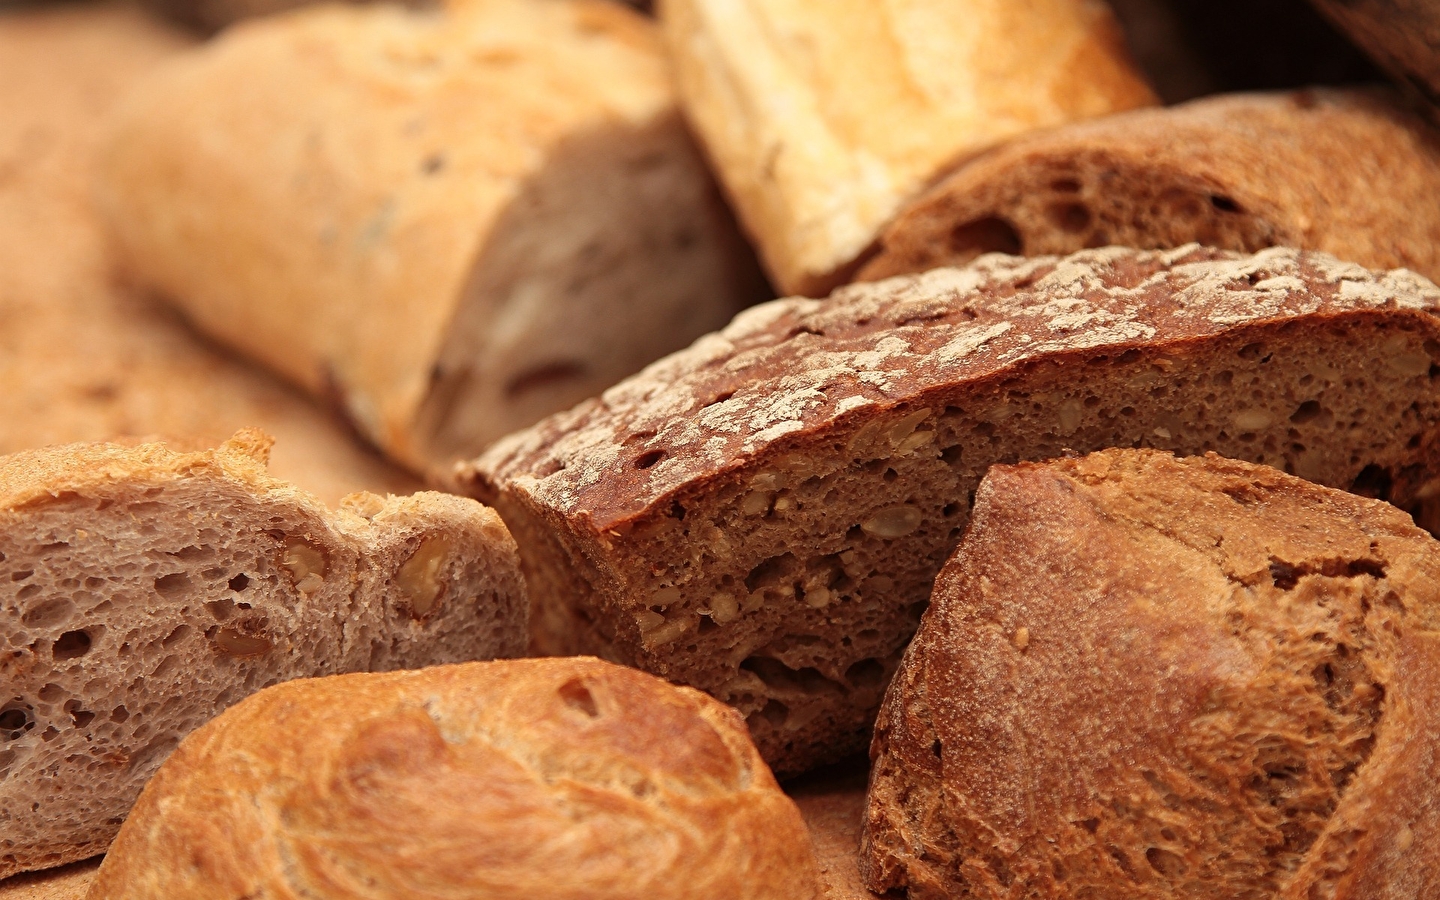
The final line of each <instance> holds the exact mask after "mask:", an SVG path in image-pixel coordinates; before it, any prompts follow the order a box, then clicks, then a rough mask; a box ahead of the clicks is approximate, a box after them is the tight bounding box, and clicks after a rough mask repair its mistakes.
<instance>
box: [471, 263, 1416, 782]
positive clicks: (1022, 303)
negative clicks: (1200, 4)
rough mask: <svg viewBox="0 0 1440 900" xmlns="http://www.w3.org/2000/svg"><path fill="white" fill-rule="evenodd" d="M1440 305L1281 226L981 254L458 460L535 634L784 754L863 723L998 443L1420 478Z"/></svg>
mask: <svg viewBox="0 0 1440 900" xmlns="http://www.w3.org/2000/svg"><path fill="white" fill-rule="evenodd" d="M1437 303H1440V291H1437V289H1436V288H1435V286H1434V285H1432V284H1430V283H1429V282H1427V281H1425V280H1424V279H1421V278H1419V277H1418V276H1415V275H1413V274H1411V273H1409V272H1404V271H1396V272H1391V273H1388V274H1380V273H1373V272H1369V271H1367V270H1365V269H1361V268H1359V267H1358V266H1354V265H1350V264H1345V263H1341V262H1339V261H1337V260H1335V259H1333V258H1331V257H1328V256H1325V255H1323V254H1312V253H1302V252H1298V251H1295V250H1285V249H1275V250H1268V251H1265V252H1263V253H1260V254H1257V255H1254V256H1238V255H1235V254H1231V253H1225V252H1222V251H1217V250H1203V249H1198V248H1195V247H1193V246H1192V247H1187V248H1182V249H1179V250H1175V251H1171V252H1168V253H1154V252H1141V251H1134V250H1126V249H1121V248H1109V249H1104V250H1096V251H1087V252H1083V253H1079V254H1076V255H1074V256H1071V257H1067V258H1062V259H1057V258H1053V257H1043V258H1038V259H1034V260H1018V259H1014V258H1010V257H1001V256H987V257H982V258H981V259H980V260H978V261H977V262H976V263H975V264H973V265H972V266H971V267H970V268H968V269H938V270H935V271H932V272H929V273H926V274H925V275H921V276H911V277H904V278H896V279H891V280H889V281H883V282H877V283H874V284H866V285H855V286H852V287H848V288H844V289H842V290H841V291H838V292H837V293H836V294H835V295H834V296H832V297H830V298H829V299H828V300H823V301H820V300H804V299H790V300H782V301H776V302H774V303H770V304H765V305H763V306H759V307H756V308H755V309H753V310H750V311H748V312H746V313H744V314H742V315H741V316H740V317H738V318H737V319H736V320H735V321H734V322H733V323H732V324H731V325H730V326H729V327H728V328H726V329H725V330H724V331H723V332H720V333H719V334H715V335H711V336H709V337H706V338H704V339H702V340H701V341H699V342H697V343H696V344H695V345H694V346H692V347H691V348H690V349H688V350H686V351H684V352H682V353H679V354H675V355H673V356H671V357H669V358H667V359H665V360H663V361H661V362H659V363H656V364H655V365H654V366H652V367H650V368H649V369H647V370H646V371H645V372H643V373H641V374H640V375H639V376H636V377H635V378H633V379H631V380H629V381H626V382H624V383H622V384H621V385H618V386H617V387H615V388H613V389H611V390H610V391H607V392H606V393H605V394H604V395H603V396H601V397H600V398H598V399H595V400H591V401H587V402H586V403H583V404H581V405H579V406H577V407H576V408H575V409H573V410H571V411H569V412H566V413H562V414H560V415H558V416H555V417H552V418H550V419H548V420H546V421H544V422H542V423H541V424H540V425H538V426H536V427H534V428H532V429H529V430H527V431H524V432H520V433H518V434H516V435H512V436H511V437H509V438H507V439H505V440H504V441H502V442H500V443H499V444H497V445H496V446H495V447H494V448H492V449H491V450H490V451H489V452H488V453H486V454H485V455H484V456H482V457H481V458H480V459H479V460H477V461H475V462H474V463H471V464H468V465H466V466H464V467H462V468H461V470H460V471H459V473H458V486H459V487H460V488H461V489H463V490H466V491H469V492H471V493H472V494H473V495H475V496H477V497H479V498H481V499H483V500H485V502H487V503H490V504H491V505H493V506H495V507H496V509H497V510H498V511H499V512H500V514H501V515H502V516H503V517H504V518H505V520H506V522H507V524H508V525H509V526H510V528H511V530H512V531H513V532H514V534H515V536H516V540H517V541H518V543H519V545H520V548H521V555H522V559H523V561H524V565H525V568H526V576H527V579H528V583H529V587H530V592H531V597H532V602H533V603H534V615H533V616H532V620H531V621H532V642H533V646H534V648H535V649H536V650H539V651H543V652H549V653H581V652H583V653H593V654H596V655H602V656H606V657H608V658H611V659H614V660H617V661H621V662H624V663H626V664H629V665H634V666H637V667H639V668H642V669H645V670H647V671H650V672H655V673H657V674H661V675H664V676H665V677H667V678H669V679H671V680H674V681H678V682H681V683H684V684H689V685H693V686H696V687H699V688H701V689H703V690H706V691H708V692H710V693H711V694H713V695H714V696H716V697H718V698H720V699H722V700H724V701H726V702H728V703H731V704H732V705H734V706H736V707H737V708H739V709H740V710H741V712H743V713H744V714H745V715H746V716H747V719H748V721H749V723H750V727H751V730H752V733H753V734H754V735H755V740H756V743H757V745H758V746H759V747H760V750H761V752H762V753H763V754H764V755H765V758H766V759H767V761H769V762H770V764H771V766H773V767H774V768H775V769H776V770H777V771H780V772H784V773H793V772H798V771H802V770H804V769H806V768H808V767H810V766H813V765H816V764H819V763H821V762H825V761H827V760H829V759H834V758H838V757H840V756H843V755H844V754H846V753H849V752H853V751H855V750H858V749H860V748H861V747H863V746H864V742H865V741H866V739H867V734H868V729H869V726H870V723H871V721H872V720H873V717H874V713H875V711H876V709H877V708H878V705H879V701H880V697H881V692H882V691H883V689H884V686H885V684H886V682H887V681H888V680H889V678H890V675H891V673H892V672H893V671H894V668H895V666H896V664H897V663H898V661H899V656H900V652H901V650H902V649H903V648H904V646H905V643H906V642H907V641H908V640H909V638H910V636H911V635H912V634H913V632H914V630H915V627H916V624H917V622H918V619H919V616H920V613H921V611H922V610H923V609H924V607H925V604H926V602H927V600H928V598H929V596H930V588H931V584H932V581H933V579H934V577H935V573H936V572H938V571H939V569H940V566H941V564H942V563H943V562H944V561H945V558H946V557H947V556H948V555H949V553H950V551H951V550H952V549H953V548H954V547H955V544H956V542H957V541H958V540H959V537H960V534H961V532H962V530H963V529H964V527H965V523H966V521H967V518H968V515H969V506H970V498H971V496H972V492H973V491H974V490H975V486H976V484H977V483H978V482H979V480H980V477H981V476H982V475H983V474H984V473H985V470H986V469H988V468H989V467H990V466H991V465H993V464H995V463H997V462H1006V461H1014V460H1018V459H1043V458H1046V457H1051V456H1055V455H1058V454H1060V453H1062V452H1064V451H1065V450H1066V449H1074V450H1079V451H1086V450H1092V449H1098V448H1102V447H1109V446H1117V445H1118V446H1150V447H1159V448H1164V449H1171V450H1175V451H1177V452H1181V453H1200V452H1203V451H1206V450H1216V451H1218V452H1221V453H1225V454H1228V455H1231V456H1235V457H1242V458H1244V457H1248V458H1249V459H1251V460H1254V461H1257V462H1266V463H1270V464H1273V465H1275V466H1277V467H1280V468H1285V469H1288V470H1290V471H1294V472H1297V473H1299V474H1301V475H1302V476H1304V477H1306V478H1309V479H1312V480H1315V481H1318V482H1322V483H1324V484H1328V485H1332V486H1337V487H1345V488H1353V489H1355V490H1358V491H1367V492H1370V493H1372V494H1376V495H1379V496H1383V497H1387V498H1389V499H1390V500H1392V501H1394V502H1395V503H1397V504H1400V505H1402V506H1407V507H1408V506H1414V505H1416V504H1417V503H1419V502H1420V498H1421V497H1422V496H1432V492H1434V491H1435V490H1436V488H1437V484H1436V483H1435V482H1433V481H1432V479H1435V478H1436V477H1437V476H1440V449H1437V443H1440V396H1437V394H1436V392H1435V389H1434V382H1433V380H1432V379H1433V378H1434V377H1435V376H1436V374H1437V373H1440V362H1437V357H1440V319H1437V317H1436V312H1437V309H1436V306H1437Z"/></svg>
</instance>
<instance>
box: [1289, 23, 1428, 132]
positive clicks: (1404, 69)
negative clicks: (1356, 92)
mask: <svg viewBox="0 0 1440 900" xmlns="http://www.w3.org/2000/svg"><path fill="white" fill-rule="evenodd" d="M1311 2H1312V3H1313V4H1314V5H1315V7H1316V8H1317V9H1319V10H1320V12H1321V13H1323V14H1324V15H1325V16H1327V17H1329V19H1330V21H1331V22H1333V23H1335V24H1336V25H1337V26H1339V28H1340V30H1341V31H1343V32H1344V33H1345V34H1346V36H1348V37H1349V38H1350V40H1351V41H1353V42H1354V43H1355V44H1357V45H1358V46H1359V47H1360V48H1361V49H1362V50H1364V51H1365V52H1366V53H1367V54H1368V55H1369V56H1370V58H1371V59H1373V60H1375V62H1377V63H1379V64H1380V66H1381V67H1382V68H1384V69H1385V70H1386V71H1388V72H1389V73H1390V75H1391V77H1393V78H1394V79H1395V80H1396V81H1398V82H1400V83H1401V84H1402V85H1404V86H1405V87H1407V88H1409V89H1410V90H1412V91H1414V92H1415V93H1418V94H1419V95H1420V96H1421V97H1423V98H1424V99H1425V100H1426V101H1427V102H1428V103H1429V109H1430V117H1431V118H1432V119H1436V118H1440V11H1437V10H1436V9H1435V7H1434V5H1433V4H1430V3H1426V2H1423V0H1359V2H1349V3H1342V2H1337V0H1311Z"/></svg>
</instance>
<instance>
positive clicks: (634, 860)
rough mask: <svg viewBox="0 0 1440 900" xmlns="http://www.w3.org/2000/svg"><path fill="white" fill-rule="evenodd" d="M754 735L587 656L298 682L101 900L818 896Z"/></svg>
mask: <svg viewBox="0 0 1440 900" xmlns="http://www.w3.org/2000/svg"><path fill="white" fill-rule="evenodd" d="M815 877H816V873H815V860H814V855H813V851H812V850H811V847H810V844H809V840H808V839H807V836H806V833H805V825H804V822H803V820H802V819H801V818H800V814H799V812H798V811H797V810H796V809H795V805H794V804H793V803H792V802H791V801H790V800H789V799H788V798H787V797H785V795H784V794H783V793H781V791H780V788H779V787H778V786H777V785H776V784H775V779H774V777H773V776H772V775H771V774H770V772H769V770H768V769H766V768H765V763H764V762H763V761H762V760H761V759H760V755H759V754H758V753H756V752H755V747H754V745H753V744H751V742H750V739H749V736H748V735H747V734H746V733H745V725H744V722H743V721H742V720H741V719H740V717H739V716H738V715H736V714H735V712H734V711H733V710H731V709H728V708H727V707H725V706H722V705H721V704H719V703H716V702H715V701H714V700H711V699H710V698H709V697H706V696H705V695H703V694H700V693H698V692H696V691H690V690H686V689H683V688H675V687H672V686H670V685H668V684H665V683H664V682H663V681H660V680H659V679H657V678H653V677H651V676H649V675H645V674H643V673H641V672H636V671H634V670H633V669H625V668H622V667H620V666H612V665H610V664H608V663H604V662H601V661H600V660H596V659H548V660H518V661H514V662H502V663H471V664H468V665H461V666H442V667H436V668H431V669H426V670H423V671H419V672H403V673H392V674H387V675H346V676H338V677H334V678H323V679H312V680H306V681H292V682H289V683H288V684H283V685H279V686H277V687H273V688H270V689H268V690H266V691H262V692H261V693H260V694H257V695H256V696H254V697H251V698H250V699H248V700H246V701H245V702H244V703H241V704H240V705H238V706H236V707H235V708H234V709H231V710H230V711H228V712H226V713H225V714H224V715H222V716H221V717H220V718H218V719H216V720H215V721H213V722H211V723H210V724H209V725H206V726H205V727H204V728H202V729H200V730H199V731H197V732H196V733H195V734H193V735H191V736H190V737H189V738H188V739H187V740H186V741H185V743H183V744H182V745H181V746H180V749H179V750H178V751H176V753H175V755H174V756H172V757H171V758H170V761H169V762H167V763H166V764H165V766H164V767H163V768H162V769H161V770H160V772H159V773H158V774H157V775H156V776H155V778H154V780H153V781H151V783H150V784H149V785H148V786H147V787H146V788H145V793H144V794H143V795H141V798H140V801H139V803H138V804H136V807H135V812H134V814H133V815H132V816H131V818H130V820H129V821H127V822H126V823H125V827H124V828H123V829H122V830H121V832H120V836H119V838H118V839H117V840H116V842H115V845H114V847H113V848H112V849H111V851H110V853H109V855H107V856H106V858H105V862H104V863H103V864H102V865H101V867H100V873H99V875H98V876H97V877H96V879H95V882H94V884H93V886H92V887H91V890H90V894H89V897H90V900H110V898H114V900H120V898H124V900H170V898H175V897H185V898H191V900H208V898H214V900H222V898H223V900H232V898H235V897H276V898H279V897H325V898H333V900H348V898H355V900H360V898H367V900H387V898H394V900H402V898H406V900H408V898H412V897H477V898H478V897H484V898H487V900H507V898H514V900H520V898H525V900H562V898H564V900H582V898H583V900H622V898H623V900H630V898H637V897H644V898H653V900H671V898H673V900H682V898H683V900H761V898H773V900H812V898H814V897H815Z"/></svg>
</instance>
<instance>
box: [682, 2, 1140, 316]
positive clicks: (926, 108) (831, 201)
mask: <svg viewBox="0 0 1440 900" xmlns="http://www.w3.org/2000/svg"><path fill="white" fill-rule="evenodd" d="M659 12H660V19H661V23H662V26H663V27H664V29H665V31H666V36H667V38H668V40H669V43H670V48H671V51H672V54H673V56H674V59H675V66H676V73H677V77H678V79H679V85H680V92H681V95H682V96H683V98H684V102H685V112H686V114H687V116H688V117H689V119H690V121H691V123H692V124H693V125H694V127H695V130H696V132H697V133H698V134H699V136H700V138H701V140H702V142H703V143H704V145H705V149H706V150H707V152H708V153H709V156H710V159H711V161H712V162H713V164H714V165H715V168H716V171H717V172H718V173H719V175H720V178H721V181H722V182H723V183H724V185H725V187H726V189H727V191H728V192H729V195H730V198H731V200H732V202H733V203H734V204H735V207H736V209H737V210H738V211H739V214H740V218H741V221H742V222H743V223H744V225H745V227H746V228H747V229H748V231H749V232H750V235H751V237H752V238H753V239H754V241H755V244H756V246H757V247H758V248H759V250H760V255H761V258H762V259H763V260H764V262H765V265H766V266H767V268H768V269H769V272H770V276H771V278H772V280H774V282H775V283H776V285H777V286H778V287H779V288H780V289H781V290H782V291H783V292H785V293H798V294H807V295H810V296H823V295H824V294H825V293H826V292H828V291H829V290H830V288H831V287H833V286H835V285H836V284H838V283H840V282H842V281H844V280H847V276H848V275H849V274H850V273H851V272H853V269H854V265H855V263H856V260H857V259H859V258H860V257H861V256H862V254H864V253H865V251H866V250H867V248H869V246H870V245H871V243H872V242H873V241H874V240H875V237H876V235H877V233H878V231H879V229H880V227H881V226H882V225H883V224H884V223H885V221H886V220H887V219H889V218H890V217H891V216H892V215H894V214H895V212H896V211H897V210H898V209H899V208H900V206H901V205H902V204H903V203H905V202H906V201H907V200H909V199H910V198H911V197H912V196H914V195H915V194H917V193H918V192H919V191H920V190H921V189H923V188H924V187H925V186H926V185H928V184H929V183H930V182H932V181H933V180H934V179H935V178H937V177H938V176H940V175H942V174H944V173H945V172H946V171H947V170H948V169H949V168H950V167H951V166H953V165H954V164H955V163H956V162H957V161H959V160H961V159H963V158H965V157H966V156H969V155H971V154H973V153H975V152H977V151H979V150H981V149H984V148H985V147H987V146H989V145H991V144H994V143H997V142H999V141H1002V140H1004V139H1006V138H1009V137H1012V136H1014V135H1016V134H1019V133H1021V132H1024V131H1027V130H1029V129H1032V128H1047V127H1053V126H1055V125H1059V124H1061V123H1063V122H1068V121H1071V120H1074V119H1081V118H1087V117H1090V116H1100V115H1105V114H1106V113H1112V112H1116V111H1118V110H1122V109H1130V108H1132V107H1136V106H1143V105H1147V104H1150V103H1153V102H1154V96H1153V95H1152V94H1151V92H1150V89H1149V87H1147V86H1146V84H1145V82H1144V80H1143V79H1142V78H1141V77H1140V75H1139V74H1138V73H1137V72H1136V71H1135V69H1134V68H1133V66H1132V64H1131V63H1130V61H1129V59H1128V58H1127V56H1126V54H1125V51H1124V41H1123V38H1122V37H1121V35H1120V32H1119V29H1118V28H1117V27H1116V25H1115V23H1114V20H1113V18H1112V16H1111V14H1110V11H1109V8H1108V7H1107V6H1106V5H1105V4H1104V3H1101V2H1097V0H1039V2H1034V3H1028V4H1015V3H1010V2H1006V0H972V2H965V3H961V2H954V0H885V2H878V3H877V2H871V0H843V2H842V0H781V2H775V0H662V2H661V3H660V4H659Z"/></svg>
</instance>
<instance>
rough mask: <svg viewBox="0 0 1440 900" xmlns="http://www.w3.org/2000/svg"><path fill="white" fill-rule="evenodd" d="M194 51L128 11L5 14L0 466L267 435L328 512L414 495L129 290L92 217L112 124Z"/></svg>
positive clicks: (362, 452) (290, 477)
mask: <svg viewBox="0 0 1440 900" xmlns="http://www.w3.org/2000/svg"><path fill="white" fill-rule="evenodd" d="M192 43H193V39H191V38H188V37H187V36H185V35H183V34H181V33H179V32H177V31H176V30H174V29H171V28H167V27H165V26H163V25H161V24H159V23H158V22H155V21H153V20H152V19H150V18H149V17H148V16H146V15H145V14H144V13H143V12H142V11H140V10H139V9H138V8H136V7H134V6H132V5H129V4H120V3H65V4H35V5H32V6H28V7H25V8H20V9H10V10H8V11H6V12H5V13H4V14H3V15H0V109H3V110H4V115H0V173H3V174H0V335H3V336H0V346H3V352H0V453H14V452H16V451H18V450H25V449H31V448H35V447H44V446H50V445H53V444H66V443H73V442H76V441H96V440H109V439H110V438H112V437H114V436H116V435H137V436H138V435H152V434H170V435H186V436H192V435H200V436H205V437H206V438H207V439H208V440H210V441H211V442H212V443H211V446H214V444H218V443H219V442H221V441H223V440H225V439H226V438H227V437H229V436H230V435H232V434H234V433H235V432H236V431H237V430H238V429H240V428H242V427H245V426H247V425H258V426H260V427H262V428H264V429H265V430H266V431H267V432H269V433H271V434H273V435H275V436H276V439H277V440H278V442H279V443H278V446H277V447H276V450H275V453H274V455H273V457H272V460H271V471H272V472H273V473H274V474H275V475H276V476H277V477H279V478H282V479H284V480H286V481H290V482H292V483H294V484H296V485H297V486H298V487H301V488H304V489H305V490H308V491H311V492H313V493H315V494H316V495H317V496H319V497H320V498H321V499H322V500H323V501H325V502H326V503H329V504H332V505H333V504H336V503H338V502H339V501H340V498H342V497H344V496H345V495H346V494H350V493H353V492H355V491H358V490H371V491H376V492H379V493H387V492H392V493H409V492H412V491H415V490H418V489H419V485H418V483H417V482H416V480H415V479H414V478H412V477H409V476H407V475H406V474H405V473H404V472H403V471H401V470H399V469H398V468H396V467H394V466H389V465H386V464H384V463H383V462H382V461H381V460H380V459H379V458H378V457H377V456H376V455H375V454H374V453H373V452H370V451H368V450H367V449H366V448H365V447H364V446H363V444H362V443H361V442H360V441H358V440H356V439H355V438H354V436H353V435H352V434H351V433H350V431H349V430H348V429H347V428H346V426H345V425H344V424H343V423H342V422H340V421H338V420H337V419H336V417H334V416H333V415H330V414H328V413H327V412H325V411H324V410H321V409H317V408H316V406H315V404H313V403H312V402H310V401H309V400H308V399H307V398H305V397H303V396H301V395H300V394H299V393H298V392H297V391H295V390H294V389H293V388H290V387H288V386H286V385H284V384H282V383H280V382H279V381H278V380H277V379H275V378H273V377H271V376H269V375H267V374H265V373H263V372H259V371H257V370H255V369H254V368H253V367H251V366H248V365H244V364H242V363H240V362H238V361H236V360H235V359H234V358H232V357H231V356H229V355H228V354H226V353H225V352H223V351H220V350H217V349H216V348H215V347H214V346H213V345H211V344H208V343H206V342H205V341H203V340H199V339H197V338H196V336H195V335H194V334H193V333H192V332H191V331H190V330H189V329H187V328H185V327H184V326H183V325H182V324H181V323H179V322H178V321H177V320H176V317H175V315H174V313H173V312H171V311H170V310H168V309H164V308H159V307H157V306H156V305H155V304H152V303H148V302H145V299H144V298H142V297H139V296H136V295H134V294H133V293H132V292H129V291H126V290H122V289H119V288H117V287H116V286H115V285H113V284H112V283H111V280H110V275H109V267H110V260H109V257H108V253H107V248H106V243H105V236H104V231H103V229H102V227H101V223H100V220H99V219H98V217H97V216H96V214H95V212H94V210H93V208H92V204H91V189H92V182H93V180H94V170H93V155H94V150H95V146H96V143H97V140H98V135H99V133H100V131H101V125H100V122H101V121H102V120H103V119H104V117H105V116H106V115H107V114H108V113H109V112H110V111H111V110H112V109H113V107H114V105H115V103H116V102H118V101H119V99H120V98H121V97H123V96H124V95H125V93H126V92H127V91H128V90H129V89H130V87H131V86H132V85H134V84H135V83H136V81H138V80H139V79H141V78H143V77H144V76H145V75H146V74H148V73H149V72H151V71H152V70H153V68H154V67H155V66H157V65H160V64H161V63H163V62H164V61H165V60H168V59H171V58H173V57H174V55H175V54H177V53H181V52H183V51H184V50H185V49H186V48H187V47H190V46H191V45H192Z"/></svg>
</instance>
